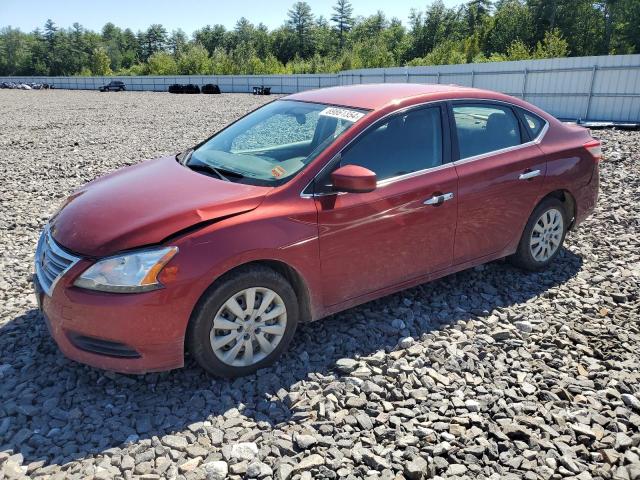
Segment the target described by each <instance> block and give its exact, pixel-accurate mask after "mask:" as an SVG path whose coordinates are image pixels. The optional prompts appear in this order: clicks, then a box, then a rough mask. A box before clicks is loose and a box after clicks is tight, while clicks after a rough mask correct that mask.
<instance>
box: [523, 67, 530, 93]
mask: <svg viewBox="0 0 640 480" xmlns="http://www.w3.org/2000/svg"><path fill="white" fill-rule="evenodd" d="M528 74H529V70H528V69H526V68H525V69H524V75H523V76H522V100H525V98H526V96H527V76H528Z"/></svg>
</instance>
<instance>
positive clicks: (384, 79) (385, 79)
mask: <svg viewBox="0 0 640 480" xmlns="http://www.w3.org/2000/svg"><path fill="white" fill-rule="evenodd" d="M382 83H387V71H386V70H382Z"/></svg>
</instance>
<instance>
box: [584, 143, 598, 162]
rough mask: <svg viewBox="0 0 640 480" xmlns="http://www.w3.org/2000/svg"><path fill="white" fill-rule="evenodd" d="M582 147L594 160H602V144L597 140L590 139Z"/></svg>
mask: <svg viewBox="0 0 640 480" xmlns="http://www.w3.org/2000/svg"><path fill="white" fill-rule="evenodd" d="M584 148H586V149H587V151H588V152H589V153H590V154H591V156H592V157H593V158H595V160H596V162H599V161H600V160H602V144H601V143H600V141H599V140H591V141H589V142H587V143H585V144H584Z"/></svg>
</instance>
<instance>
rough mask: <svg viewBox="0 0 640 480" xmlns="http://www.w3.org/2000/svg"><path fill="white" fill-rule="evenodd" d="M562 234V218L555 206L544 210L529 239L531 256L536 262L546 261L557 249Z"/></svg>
mask: <svg viewBox="0 0 640 480" xmlns="http://www.w3.org/2000/svg"><path fill="white" fill-rule="evenodd" d="M563 234H564V219H563V217H562V213H561V212H560V211H559V210H558V209H556V208H550V209H549V210H545V211H544V212H543V213H542V215H540V217H539V218H538V220H537V221H536V223H535V225H534V226H533V230H532V231H531V239H530V240H529V249H530V250H531V256H532V257H533V259H534V260H535V261H537V262H546V261H547V260H549V259H550V258H551V257H552V256H553V255H554V254H555V253H556V251H557V250H558V248H559V247H560V244H561V242H562V235H563Z"/></svg>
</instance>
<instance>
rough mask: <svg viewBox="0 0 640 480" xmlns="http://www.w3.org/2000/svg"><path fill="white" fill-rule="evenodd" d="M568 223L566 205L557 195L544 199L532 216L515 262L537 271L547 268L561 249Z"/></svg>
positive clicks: (514, 256) (517, 264)
mask: <svg viewBox="0 0 640 480" xmlns="http://www.w3.org/2000/svg"><path fill="white" fill-rule="evenodd" d="M567 225H568V219H567V213H566V211H565V207H564V204H563V203H562V202H561V201H560V200H558V199H557V198H547V199H546V200H543V201H542V202H541V203H540V204H539V205H538V206H537V207H536V208H535V210H534V211H533V213H532V214H531V217H529V221H528V222H527V225H526V226H525V228H524V232H523V233H522V238H521V239H520V243H519V244H518V249H517V250H516V253H515V254H514V255H513V256H512V257H510V261H511V263H513V264H514V265H515V266H517V267H520V268H523V269H524V270H529V271H533V272H536V271H539V270H542V269H544V268H546V267H547V266H548V265H549V264H550V263H551V262H552V261H553V260H554V259H555V258H556V256H557V255H558V253H559V252H560V248H561V247H562V244H563V243H564V239H565V236H566V234H567Z"/></svg>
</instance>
